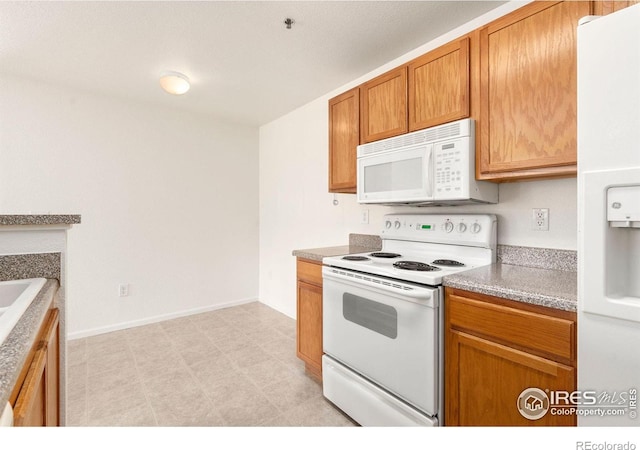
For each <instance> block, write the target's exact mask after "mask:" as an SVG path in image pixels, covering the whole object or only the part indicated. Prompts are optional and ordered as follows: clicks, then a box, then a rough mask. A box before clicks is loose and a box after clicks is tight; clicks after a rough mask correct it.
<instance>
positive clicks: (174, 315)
mask: <svg viewBox="0 0 640 450" xmlns="http://www.w3.org/2000/svg"><path fill="white" fill-rule="evenodd" d="M257 301H259V300H258V299H257V298H249V299H242V300H234V301H232V302H227V303H219V304H216V305H209V306H203V307H200V308H194V309H187V310H183V311H176V312H173V313H168V314H161V315H159V316H153V317H146V318H144V319H138V320H132V321H130V322H121V323H117V324H113V325H108V326H106V327H100V328H91V329H89V330H83V331H77V332H75V333H69V334H68V335H67V340H68V341H72V340H74V339H82V338H85V337H89V336H96V335H98V334H104V333H110V332H112V331H119V330H126V329H127V328H134V327H140V326H143V325H149V324H151V323H157V322H164V321H165V320H171V319H177V318H178V317H185V316H191V315H194V314H200V313H204V312H209V311H215V310H218V309H224V308H230V307H232V306H238V305H244V304H246V303H252V302H257Z"/></svg>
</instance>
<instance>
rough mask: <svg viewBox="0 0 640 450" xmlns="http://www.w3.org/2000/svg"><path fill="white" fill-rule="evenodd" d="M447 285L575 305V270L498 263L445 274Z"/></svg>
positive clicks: (539, 302)
mask: <svg viewBox="0 0 640 450" xmlns="http://www.w3.org/2000/svg"><path fill="white" fill-rule="evenodd" d="M443 284H444V285H445V286H448V287H453V288H458V289H464V290H466V291H472V292H478V293H480V294H487V295H493V296H495V297H502V298H506V299H509V300H516V301H519V302H524V303H530V304H533V305H540V306H546V307H549V308H555V309H561V310H565V311H576V308H577V274H576V272H572V271H567V270H556V269H541V268H537V267H524V266H516V265H512V264H504V263H497V264H492V265H490V266H485V267H479V268H477V269H472V270H468V271H466V272H462V273H460V274H455V275H449V276H446V277H444V281H443Z"/></svg>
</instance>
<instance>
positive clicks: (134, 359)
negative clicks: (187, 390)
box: [126, 339, 160, 426]
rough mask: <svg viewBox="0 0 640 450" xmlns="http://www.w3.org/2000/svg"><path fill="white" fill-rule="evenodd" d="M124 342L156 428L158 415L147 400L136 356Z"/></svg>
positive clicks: (128, 344)
mask: <svg viewBox="0 0 640 450" xmlns="http://www.w3.org/2000/svg"><path fill="white" fill-rule="evenodd" d="M126 341H127V346H128V347H129V351H130V352H131V354H132V355H133V365H134V367H135V370H136V373H137V375H138V378H139V379H140V385H141V386H142V395H144V399H145V402H146V403H147V406H148V407H149V409H150V410H151V414H152V415H153V421H154V422H155V426H158V425H159V423H160V422H159V421H158V415H157V414H156V410H155V408H154V407H153V405H152V404H151V401H150V400H149V396H148V395H147V392H146V389H145V385H144V380H143V378H142V374H141V373H140V369H139V368H138V360H137V359H136V354H135V352H134V351H133V348H131V345H130V342H129V340H128V339H127V340H126Z"/></svg>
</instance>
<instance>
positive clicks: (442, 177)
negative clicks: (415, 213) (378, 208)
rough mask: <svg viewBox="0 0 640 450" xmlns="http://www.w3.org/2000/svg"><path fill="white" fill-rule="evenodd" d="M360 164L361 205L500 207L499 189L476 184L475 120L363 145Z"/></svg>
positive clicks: (359, 188)
mask: <svg viewBox="0 0 640 450" xmlns="http://www.w3.org/2000/svg"><path fill="white" fill-rule="evenodd" d="M357 158H358V174H357V194H358V203H378V204H384V205H416V206H439V205H441V206H446V205H459V204H470V203H498V185H497V184H495V183H491V182H488V181H477V180H476V176H475V167H476V165H475V160H476V158H475V123H474V121H473V119H464V120H458V121H456V122H451V123H448V124H444V125H439V126H437V127H432V128H427V129H425V130H419V131H414V132H413V133H408V134H404V135H401V136H396V137H392V138H388V139H384V140H381V141H376V142H371V143H368V144H363V145H359V146H358V156H357Z"/></svg>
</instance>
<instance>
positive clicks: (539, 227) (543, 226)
mask: <svg viewBox="0 0 640 450" xmlns="http://www.w3.org/2000/svg"><path fill="white" fill-rule="evenodd" d="M531 229H532V230H534V231H549V208H533V210H532V215H531Z"/></svg>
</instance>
